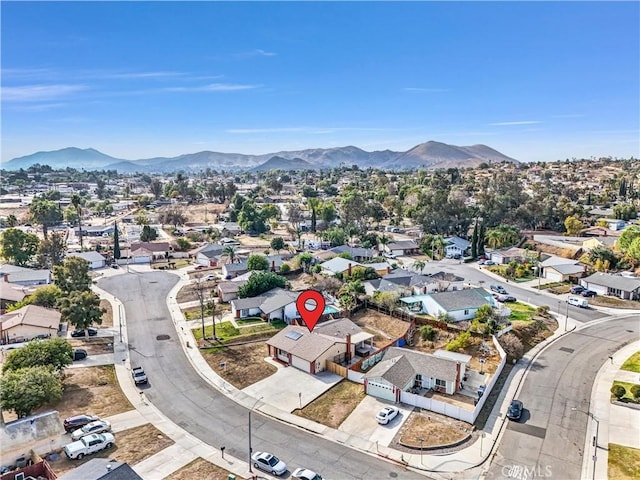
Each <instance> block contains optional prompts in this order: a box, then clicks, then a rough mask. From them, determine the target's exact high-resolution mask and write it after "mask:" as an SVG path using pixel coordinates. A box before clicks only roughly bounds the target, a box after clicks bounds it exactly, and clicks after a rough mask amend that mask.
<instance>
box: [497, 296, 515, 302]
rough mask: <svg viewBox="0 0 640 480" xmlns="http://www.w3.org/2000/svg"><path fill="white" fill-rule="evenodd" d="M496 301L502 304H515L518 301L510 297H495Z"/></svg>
mask: <svg viewBox="0 0 640 480" xmlns="http://www.w3.org/2000/svg"><path fill="white" fill-rule="evenodd" d="M496 300H497V301H499V302H502V303H506V302H517V301H518V300H517V299H516V297H514V296H512V295H498V296H496Z"/></svg>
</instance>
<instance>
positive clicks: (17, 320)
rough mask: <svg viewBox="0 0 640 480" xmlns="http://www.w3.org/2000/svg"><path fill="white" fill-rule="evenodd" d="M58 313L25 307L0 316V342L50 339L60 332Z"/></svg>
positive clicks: (32, 306) (33, 306)
mask: <svg viewBox="0 0 640 480" xmlns="http://www.w3.org/2000/svg"><path fill="white" fill-rule="evenodd" d="M60 317H61V315H60V312H58V311H57V310H54V309H52V308H44V307H39V306H37V305H25V306H24V307H22V308H19V309H18V310H14V311H13V312H9V313H5V314H4V315H1V316H0V342H2V343H3V344H5V343H16V342H25V341H27V340H31V339H33V338H40V337H51V336H55V335H57V333H58V331H59V330H60Z"/></svg>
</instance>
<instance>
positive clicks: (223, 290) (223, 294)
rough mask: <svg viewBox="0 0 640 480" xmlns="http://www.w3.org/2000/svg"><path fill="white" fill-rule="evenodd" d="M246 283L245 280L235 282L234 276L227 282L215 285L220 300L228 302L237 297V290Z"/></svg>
mask: <svg viewBox="0 0 640 480" xmlns="http://www.w3.org/2000/svg"><path fill="white" fill-rule="evenodd" d="M245 283H247V281H246V280H243V281H239V282H237V281H236V279H235V278H234V279H233V280H230V281H228V282H220V283H218V285H217V286H216V288H217V289H218V298H219V299H220V301H221V302H230V301H231V300H235V299H236V298H238V290H239V289H240V287H241V286H242V285H244V284H245Z"/></svg>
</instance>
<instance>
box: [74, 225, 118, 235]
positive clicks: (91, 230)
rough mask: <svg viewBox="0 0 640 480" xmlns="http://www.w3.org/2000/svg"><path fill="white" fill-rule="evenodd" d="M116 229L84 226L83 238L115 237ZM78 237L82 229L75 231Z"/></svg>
mask: <svg viewBox="0 0 640 480" xmlns="http://www.w3.org/2000/svg"><path fill="white" fill-rule="evenodd" d="M115 231H116V227H115V226H114V225H113V224H112V225H84V226H83V227H82V236H83V237H108V236H110V235H113V233H114V232H115ZM75 234H76V236H78V237H79V236H80V229H79V228H76V229H75Z"/></svg>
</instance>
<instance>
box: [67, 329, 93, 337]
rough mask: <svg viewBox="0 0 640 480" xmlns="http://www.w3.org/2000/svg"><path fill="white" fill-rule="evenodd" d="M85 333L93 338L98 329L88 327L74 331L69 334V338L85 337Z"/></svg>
mask: <svg viewBox="0 0 640 480" xmlns="http://www.w3.org/2000/svg"><path fill="white" fill-rule="evenodd" d="M87 333H88V334H89V336H90V337H95V336H96V335H98V329H97V328H93V327H89V328H87V329H86V330H74V331H73V332H71V336H72V337H86V336H87Z"/></svg>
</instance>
